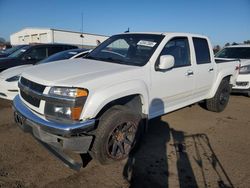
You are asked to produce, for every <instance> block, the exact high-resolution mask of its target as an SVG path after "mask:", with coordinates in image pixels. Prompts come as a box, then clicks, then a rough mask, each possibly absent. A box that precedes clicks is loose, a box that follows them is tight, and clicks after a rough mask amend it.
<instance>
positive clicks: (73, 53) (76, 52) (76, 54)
mask: <svg viewBox="0 0 250 188" xmlns="http://www.w3.org/2000/svg"><path fill="white" fill-rule="evenodd" d="M89 52H90V50H89V49H86V48H77V49H71V50H65V51H62V52H58V53H56V54H54V55H52V56H49V57H48V58H46V59H44V60H42V61H39V62H38V64H40V63H47V62H51V61H59V60H64V59H75V58H80V57H83V56H85V55H86V54H88V53H89Z"/></svg>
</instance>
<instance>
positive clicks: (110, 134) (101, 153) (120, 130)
mask: <svg viewBox="0 0 250 188" xmlns="http://www.w3.org/2000/svg"><path fill="white" fill-rule="evenodd" d="M140 125H141V116H140V115H139V114H134V113H132V112H130V111H129V109H128V108H126V107H123V106H114V107H112V108H111V109H109V110H108V111H107V112H105V113H104V114H103V115H102V116H101V118H100V121H99V125H98V128H97V130H96V132H95V140H94V143H93V147H92V149H91V155H92V157H93V158H94V159H96V160H97V161H99V162H100V163H101V164H109V163H111V162H114V161H120V160H123V159H125V158H127V157H128V155H129V153H130V152H131V151H132V150H133V149H134V148H135V146H136V145H137V142H138V141H139V139H140V137H141V132H142V129H141V126H140Z"/></svg>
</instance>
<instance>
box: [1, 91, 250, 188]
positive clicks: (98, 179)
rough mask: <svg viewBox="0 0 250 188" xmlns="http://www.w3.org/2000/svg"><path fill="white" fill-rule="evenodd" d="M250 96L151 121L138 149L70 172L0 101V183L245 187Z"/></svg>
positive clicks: (247, 180) (248, 163)
mask: <svg viewBox="0 0 250 188" xmlns="http://www.w3.org/2000/svg"><path fill="white" fill-rule="evenodd" d="M249 108H250V100H249V98H247V97H244V96H232V97H231V99H230V103H229V105H228V107H227V109H226V110H225V111H224V112H222V113H212V112H208V111H206V110H204V109H202V108H200V107H199V106H198V105H194V106H192V107H187V108H184V109H182V110H179V111H176V112H173V113H170V114H168V115H165V116H163V117H162V118H161V119H156V120H153V121H151V122H150V124H149V131H148V132H147V134H146V135H145V136H144V138H143V140H142V144H141V147H140V149H139V150H138V152H136V153H135V154H133V155H130V156H129V158H128V159H127V160H124V161H121V162H118V163H114V164H111V165H107V166H101V165H100V164H98V163H97V162H95V161H91V162H90V163H89V165H88V166H87V167H86V168H83V169H81V170H80V172H75V171H72V170H70V169H68V168H67V167H65V166H64V165H63V164H62V163H61V162H60V161H58V160H57V159H55V158H54V157H53V156H51V155H50V154H49V153H48V152H47V150H46V149H44V148H43V147H42V146H41V145H40V144H39V143H38V142H37V141H35V140H34V138H33V137H32V136H31V135H29V134H25V133H23V132H22V131H21V130H20V129H19V128H18V127H17V126H16V125H15V124H14V123H13V121H12V110H11V104H10V103H9V102H5V101H4V102H2V101H0V138H1V144H0V187H1V188H2V187H32V188H33V187H95V188H96V187H117V188H118V187H119V188H121V187H124V188H126V187H139V188H140V187H143V188H147V187H150V188H151V187H155V188H158V187H232V186H235V187H248V185H249V184H250V178H249V177H250V171H249V167H250V159H249V156H250V150H249V144H250V137H249V132H250V117H249Z"/></svg>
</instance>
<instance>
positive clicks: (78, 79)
mask: <svg viewBox="0 0 250 188" xmlns="http://www.w3.org/2000/svg"><path fill="white" fill-rule="evenodd" d="M139 68H141V67H137V66H129V65H122V64H115V63H110V62H104V61H97V60H89V59H81V58H80V59H69V60H62V61H56V62H52V63H49V64H44V65H43V64H41V65H37V66H33V67H32V68H30V69H29V70H27V71H25V72H24V73H23V74H22V76H23V77H25V78H27V79H29V80H32V81H33V82H36V83H39V84H43V85H46V86H68V87H72V86H74V87H77V86H79V85H80V87H82V86H81V84H83V83H84V84H86V83H88V82H93V81H96V80H97V79H99V80H98V82H99V81H100V82H102V83H104V82H105V81H107V79H106V80H105V79H104V77H106V76H108V77H110V76H111V77H112V76H114V75H116V74H118V75H120V76H118V77H122V72H125V71H129V70H138V69H139ZM131 76H132V75H131ZM118 77H117V76H116V77H113V79H116V78H118ZM108 80H109V82H110V79H108ZM99 84H100V83H99Z"/></svg>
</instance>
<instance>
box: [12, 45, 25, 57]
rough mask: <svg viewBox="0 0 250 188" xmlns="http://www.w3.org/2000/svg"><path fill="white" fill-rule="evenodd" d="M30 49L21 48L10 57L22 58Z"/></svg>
mask: <svg viewBox="0 0 250 188" xmlns="http://www.w3.org/2000/svg"><path fill="white" fill-rule="evenodd" d="M28 48H30V46H24V47H22V48H20V49H19V50H17V51H15V52H14V53H12V54H10V55H9V57H19V56H21V55H22V54H23V53H24V52H26V50H27V49H28Z"/></svg>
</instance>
